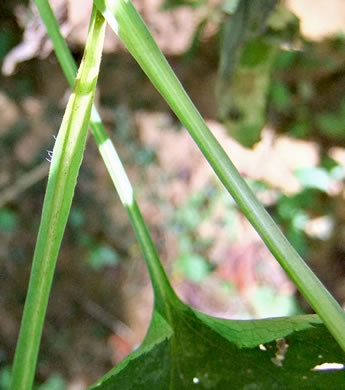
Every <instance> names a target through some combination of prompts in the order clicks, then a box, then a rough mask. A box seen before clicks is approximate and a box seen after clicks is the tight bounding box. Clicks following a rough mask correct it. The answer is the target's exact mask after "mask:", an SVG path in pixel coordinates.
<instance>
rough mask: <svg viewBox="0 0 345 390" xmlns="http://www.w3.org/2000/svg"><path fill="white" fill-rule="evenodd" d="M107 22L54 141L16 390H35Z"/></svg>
mask: <svg viewBox="0 0 345 390" xmlns="http://www.w3.org/2000/svg"><path fill="white" fill-rule="evenodd" d="M105 26H106V23H105V21H104V18H103V16H102V15H101V14H100V13H99V12H98V11H97V9H96V8H95V7H94V9H93V12H92V16H91V22H90V31H89V35H88V39H87V42H86V48H85V52H84V56H83V60H82V63H81V65H80V68H79V73H78V76H77V81H76V84H75V87H74V90H73V93H72V95H71V97H70V99H69V101H68V105H67V108H66V111H65V114H64V117H63V120H62V124H61V127H60V130H59V133H58V136H57V140H56V143H55V146H54V151H53V158H52V162H51V167H50V172H49V178H48V184H47V190H46V195H45V198H44V204H43V210H42V217H41V223H40V228H39V232H38V236H37V242H36V247H35V253H34V258H33V264H32V270H31V275H30V282H29V287H28V293H27V297H26V301H25V307H24V314H23V318H22V323H21V328H20V333H19V338H18V342H17V348H16V352H15V358H14V365H13V373H12V383H11V387H10V388H11V390H29V389H31V387H32V383H33V380H34V375H35V368H36V362H37V356H38V351H39V345H40V340H41V334H42V329H43V323H44V318H45V314H46V310H47V305H48V298H49V293H50V289H51V285H52V280H53V275H54V270H55V265H56V260H57V256H58V252H59V249H60V245H61V241H62V237H63V234H64V230H65V227H66V223H67V219H68V215H69V211H70V208H71V203H72V198H73V193H74V189H75V185H76V181H77V176H78V172H79V167H80V164H81V161H82V158H83V154H84V149H85V142H86V135H87V129H88V124H89V120H90V115H91V109H92V103H93V99H94V93H95V89H96V83H97V77H98V73H99V66H100V61H101V55H102V48H103V41H104V34H105Z"/></svg>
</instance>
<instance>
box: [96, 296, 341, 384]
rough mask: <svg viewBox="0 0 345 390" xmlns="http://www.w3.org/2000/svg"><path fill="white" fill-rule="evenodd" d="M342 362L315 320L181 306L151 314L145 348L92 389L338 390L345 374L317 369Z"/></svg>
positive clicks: (143, 345) (325, 333)
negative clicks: (212, 313) (240, 316)
mask: <svg viewBox="0 0 345 390" xmlns="http://www.w3.org/2000/svg"><path fill="white" fill-rule="evenodd" d="M344 361H345V355H344V352H342V351H341V349H340V348H339V346H338V345H337V344H336V343H335V341H334V339H333V338H332V336H331V335H330V334H329V333H328V331H327V330H326V328H325V327H324V325H322V324H321V321H320V320H319V319H318V317H317V316H315V315H309V316H296V317H290V318H275V319H265V320H255V321H231V320H222V319H216V318H212V317H209V316H207V315H205V314H202V313H199V312H197V311H196V310H192V309H191V308H189V307H187V306H185V305H184V304H180V305H178V306H175V307H173V308H171V311H170V316H169V319H168V318H165V317H164V316H162V315H161V314H160V313H159V312H158V311H154V314H153V319H152V323H151V326H150V329H149V331H148V334H147V337H146V339H145V341H144V342H143V344H142V345H141V347H140V348H139V349H138V350H136V351H134V352H133V353H132V354H131V355H129V356H128V357H127V358H126V359H124V360H123V361H122V362H121V363H120V364H119V365H117V366H116V367H114V368H113V370H111V371H110V372H109V373H108V374H107V375H105V377H104V378H102V379H101V380H100V381H99V382H98V383H97V384H96V385H94V386H93V387H92V388H91V389H94V390H96V389H98V390H107V389H109V390H110V389H111V390H116V389H121V390H127V389H128V390H129V389H141V390H145V389H150V390H151V389H155V390H160V389H162V390H163V389H164V390H165V389H171V390H172V389H191V388H195V389H236V390H240V389H265V390H266V389H279V388H281V389H291V390H292V389H301V388H303V389H310V390H311V389H313V390H314V389H325V390H329V389H340V388H342V386H343V385H344V370H343V369H341V370H332V371H328V372H322V371H314V370H313V368H314V367H315V366H317V365H320V364H322V363H326V362H328V363H338V364H343V363H344ZM339 367H340V366H339Z"/></svg>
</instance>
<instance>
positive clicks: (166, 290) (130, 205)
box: [35, 0, 176, 310]
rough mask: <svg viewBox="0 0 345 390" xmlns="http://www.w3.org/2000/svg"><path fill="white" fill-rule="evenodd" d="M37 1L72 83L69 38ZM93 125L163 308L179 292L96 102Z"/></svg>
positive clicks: (73, 70) (40, 0)
mask: <svg viewBox="0 0 345 390" xmlns="http://www.w3.org/2000/svg"><path fill="white" fill-rule="evenodd" d="M35 3H36V5H37V8H38V10H39V12H40V16H41V18H42V20H43V22H44V24H45V26H46V28H47V31H48V34H49V36H50V38H51V40H52V43H53V46H54V50H55V53H56V56H57V58H58V60H59V63H60V65H61V68H62V70H63V72H64V74H65V76H66V79H67V81H68V83H69V84H70V85H73V83H74V80H75V74H76V70H77V66H76V64H75V62H74V59H73V57H72V55H71V53H70V51H69V49H68V47H67V44H66V41H65V40H64V38H63V37H62V35H61V32H60V30H59V25H58V23H57V20H56V18H55V15H54V13H53V11H52V9H51V7H50V5H49V2H48V1H47V0H35ZM90 127H91V132H92V135H93V137H94V138H95V141H96V143H97V146H98V150H99V152H100V154H101V156H102V158H103V160H104V163H105V165H106V168H107V170H108V173H109V175H110V177H111V179H112V181H113V183H114V186H115V188H116V190H117V192H118V194H119V196H120V199H121V201H122V203H123V205H124V206H125V208H126V210H127V212H128V214H129V216H130V220H131V223H132V225H133V228H134V231H135V233H136V235H137V238H138V241H139V243H140V246H141V249H142V251H143V254H144V257H145V261H146V264H147V267H148V269H149V273H150V277H151V280H152V285H153V289H154V296H155V305H156V308H158V307H160V309H161V310H163V307H164V302H166V303H167V302H168V297H170V299H172V300H176V295H175V293H174V292H173V290H172V288H171V286H170V283H169V280H168V278H167V276H166V274H165V272H164V269H163V268H162V265H161V262H160V260H159V257H158V254H157V251H156V249H155V246H154V244H153V241H152V238H151V237H150V234H149V231H148V229H147V227H146V225H145V222H144V220H143V218H142V215H141V213H140V210H139V207H138V205H137V203H136V200H135V194H134V191H133V188H132V186H131V184H130V181H129V179H128V176H127V174H126V171H125V169H124V167H123V165H122V163H121V160H120V158H119V156H118V154H117V152H116V149H115V147H114V145H113V143H112V141H111V139H110V138H109V136H108V134H107V132H106V130H105V128H104V126H103V124H102V121H101V118H100V116H99V114H98V112H97V110H96V108H95V106H93V108H92V115H91V120H90Z"/></svg>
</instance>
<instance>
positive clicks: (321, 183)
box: [295, 167, 332, 192]
mask: <svg viewBox="0 0 345 390" xmlns="http://www.w3.org/2000/svg"><path fill="white" fill-rule="evenodd" d="M295 174H296V176H297V178H298V180H299V181H300V182H301V184H302V186H303V187H305V188H314V189H316V190H320V191H323V192H327V191H328V190H329V187H330V184H331V182H332V178H331V177H330V175H329V173H328V172H327V170H326V169H324V168H320V167H313V168H303V169H298V170H297V171H296V172H295Z"/></svg>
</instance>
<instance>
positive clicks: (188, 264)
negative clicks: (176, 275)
mask: <svg viewBox="0 0 345 390" xmlns="http://www.w3.org/2000/svg"><path fill="white" fill-rule="evenodd" d="M177 268H178V270H180V271H182V272H183V274H184V276H185V277H186V278H187V279H189V280H191V281H192V282H196V283H200V282H202V280H203V279H205V278H206V276H207V275H208V274H209V273H210V271H211V266H210V264H209V263H208V262H207V260H206V259H205V258H203V257H202V256H200V255H198V254H193V253H186V254H183V255H181V256H180V257H179V258H178V260H177Z"/></svg>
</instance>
